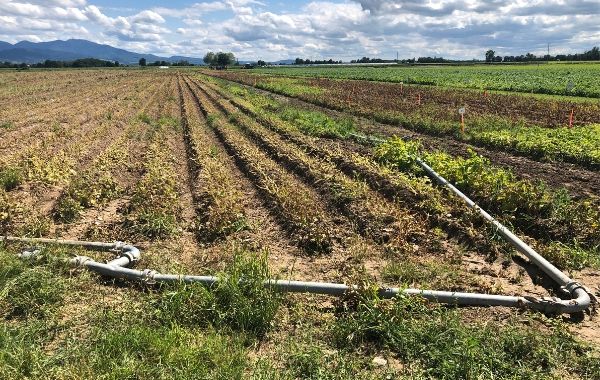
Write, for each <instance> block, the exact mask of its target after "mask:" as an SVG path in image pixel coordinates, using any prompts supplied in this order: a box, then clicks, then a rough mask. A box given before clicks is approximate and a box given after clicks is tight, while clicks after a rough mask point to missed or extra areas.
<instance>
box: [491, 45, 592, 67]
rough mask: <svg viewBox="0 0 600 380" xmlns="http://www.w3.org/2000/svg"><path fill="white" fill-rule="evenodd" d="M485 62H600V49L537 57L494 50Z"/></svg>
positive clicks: (529, 54)
mask: <svg viewBox="0 0 600 380" xmlns="http://www.w3.org/2000/svg"><path fill="white" fill-rule="evenodd" d="M485 61H486V62H488V63H492V62H536V61H600V48H598V46H594V47H593V48H592V49H591V50H587V51H585V52H583V53H575V54H556V55H548V54H545V55H542V56H536V55H534V54H531V53H527V54H525V55H516V56H515V55H505V56H500V55H496V52H495V51H494V50H492V49H490V50H488V51H486V52H485Z"/></svg>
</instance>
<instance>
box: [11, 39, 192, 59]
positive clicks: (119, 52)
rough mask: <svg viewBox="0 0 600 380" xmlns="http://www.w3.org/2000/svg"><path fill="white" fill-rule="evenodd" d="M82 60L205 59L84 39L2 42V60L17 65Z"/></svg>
mask: <svg viewBox="0 0 600 380" xmlns="http://www.w3.org/2000/svg"><path fill="white" fill-rule="evenodd" d="M79 58H96V59H102V60H106V61H119V62H120V63H123V64H137V63H138V61H139V60H140V58H145V59H146V61H147V62H148V63H150V62H154V61H170V62H171V61H175V62H177V61H181V60H186V61H188V62H190V63H194V64H201V63H202V58H197V57H184V56H179V55H177V56H171V57H161V56H158V55H154V54H145V53H136V52H132V51H128V50H125V49H120V48H116V47H113V46H110V45H106V44H98V43H96V42H92V41H88V40H83V39H68V40H54V41H45V42H31V41H19V42H17V43H15V44H11V43H8V42H4V41H0V61H9V62H15V63H22V62H25V63H38V62H43V61H45V60H47V59H50V60H55V61H72V60H75V59H79Z"/></svg>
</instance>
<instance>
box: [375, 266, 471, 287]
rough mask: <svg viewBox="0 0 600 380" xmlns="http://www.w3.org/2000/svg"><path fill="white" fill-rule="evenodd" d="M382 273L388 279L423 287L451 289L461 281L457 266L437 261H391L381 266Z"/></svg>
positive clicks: (409, 285)
mask: <svg viewBox="0 0 600 380" xmlns="http://www.w3.org/2000/svg"><path fill="white" fill-rule="evenodd" d="M382 275H383V278H384V279H386V280H388V281H393V282H397V283H401V284H403V285H405V286H407V287H411V286H413V285H414V284H419V285H420V286H421V287H424V288H435V289H452V288H453V286H456V285H458V284H460V283H461V282H462V281H461V276H460V273H459V271H458V270H457V268H453V267H452V266H450V265H448V264H445V263H439V262H431V263H428V262H426V263H415V262H411V261H404V260H403V261H400V262H393V263H391V264H388V265H386V266H385V267H384V268H383V271H382Z"/></svg>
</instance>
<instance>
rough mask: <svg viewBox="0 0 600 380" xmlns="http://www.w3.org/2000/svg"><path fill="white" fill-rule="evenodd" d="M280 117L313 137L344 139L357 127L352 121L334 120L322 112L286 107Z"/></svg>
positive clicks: (279, 113)
mask: <svg viewBox="0 0 600 380" xmlns="http://www.w3.org/2000/svg"><path fill="white" fill-rule="evenodd" d="M278 115H279V116H280V117H281V118H282V119H283V120H286V121H289V122H292V123H293V124H294V125H295V126H296V127H298V128H299V129H300V130H301V131H302V132H304V133H306V134H309V135H312V136H321V137H342V138H343V137H347V136H348V135H349V134H350V133H353V132H355V131H356V126H355V125H354V122H353V121H352V120H351V119H349V118H346V119H333V118H331V117H329V116H327V115H325V114H324V113H322V112H316V111H306V110H301V109H298V108H292V107H284V108H283V109H282V110H280V111H279V112H278Z"/></svg>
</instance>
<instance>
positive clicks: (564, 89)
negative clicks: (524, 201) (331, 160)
mask: <svg viewBox="0 0 600 380" xmlns="http://www.w3.org/2000/svg"><path fill="white" fill-rule="evenodd" d="M257 71H258V72H260V73H265V74H274V75H286V76H301V77H320V78H337V79H361V80H373V81H382V82H396V83H398V82H404V83H407V84H408V83H412V84H426V85H435V86H448V87H458V88H473V89H489V90H503V91H517V92H530V93H538V94H555V95H571V96H583V97H593V98H598V97H600V81H598V80H597V78H598V76H600V64H593V63H590V64H529V65H474V66H383V67H381V66H380V67H365V66H360V67H356V66H355V67H351V66H344V67H270V68H261V69H257Z"/></svg>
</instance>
